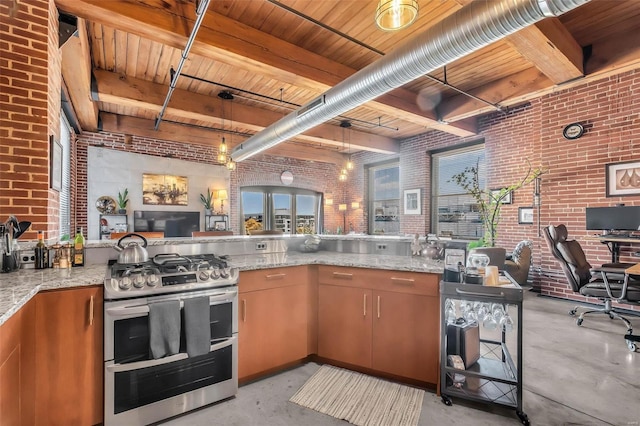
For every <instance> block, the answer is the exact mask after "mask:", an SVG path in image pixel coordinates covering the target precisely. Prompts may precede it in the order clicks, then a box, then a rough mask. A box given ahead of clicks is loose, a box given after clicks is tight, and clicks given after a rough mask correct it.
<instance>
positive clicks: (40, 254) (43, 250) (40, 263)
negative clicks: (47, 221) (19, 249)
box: [35, 231, 49, 269]
mask: <svg viewBox="0 0 640 426" xmlns="http://www.w3.org/2000/svg"><path fill="white" fill-rule="evenodd" d="M35 251H36V253H35V255H36V258H35V263H36V264H35V266H36V269H44V268H48V267H49V251H48V249H47V246H46V244H45V243H44V233H43V232H42V231H38V242H37V243H36V250H35Z"/></svg>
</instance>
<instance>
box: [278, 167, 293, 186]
mask: <svg viewBox="0 0 640 426" xmlns="http://www.w3.org/2000/svg"><path fill="white" fill-rule="evenodd" d="M280 182H282V184H283V185H291V184H292V183H293V173H291V172H290V171H289V170H285V171H284V172H282V173H281V174H280Z"/></svg>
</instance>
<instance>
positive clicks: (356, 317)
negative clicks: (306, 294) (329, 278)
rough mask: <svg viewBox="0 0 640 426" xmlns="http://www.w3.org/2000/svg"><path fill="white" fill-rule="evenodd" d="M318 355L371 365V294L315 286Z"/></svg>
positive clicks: (323, 285)
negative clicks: (316, 292)
mask: <svg viewBox="0 0 640 426" xmlns="http://www.w3.org/2000/svg"><path fill="white" fill-rule="evenodd" d="M318 355H319V356H321V357H324V358H329V359H332V360H335V361H341V362H346V363H349V364H353V365H358V366H362V367H370V366H371V291H370V290H365V289H361V288H356V287H340V286H333V285H325V284H320V285H319V286H318Z"/></svg>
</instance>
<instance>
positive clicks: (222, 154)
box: [218, 90, 233, 164]
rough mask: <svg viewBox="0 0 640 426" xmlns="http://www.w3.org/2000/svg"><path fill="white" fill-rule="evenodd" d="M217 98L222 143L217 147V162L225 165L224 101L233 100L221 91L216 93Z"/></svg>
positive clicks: (227, 93)
mask: <svg viewBox="0 0 640 426" xmlns="http://www.w3.org/2000/svg"><path fill="white" fill-rule="evenodd" d="M218 97H219V98H220V99H222V142H220V146H219V147H218V162H219V163H221V164H227V153H228V152H229V150H228V148H227V142H226V141H225V139H224V101H225V100H231V99H233V95H232V94H231V93H229V92H227V91H226V90H223V91H221V92H220V93H218Z"/></svg>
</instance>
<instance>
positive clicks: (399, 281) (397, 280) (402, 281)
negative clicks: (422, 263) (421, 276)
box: [391, 277, 416, 285]
mask: <svg viewBox="0 0 640 426" xmlns="http://www.w3.org/2000/svg"><path fill="white" fill-rule="evenodd" d="M391 282H392V283H394V284H407V285H413V283H414V282H416V280H414V279H413V278H398V277H391Z"/></svg>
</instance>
